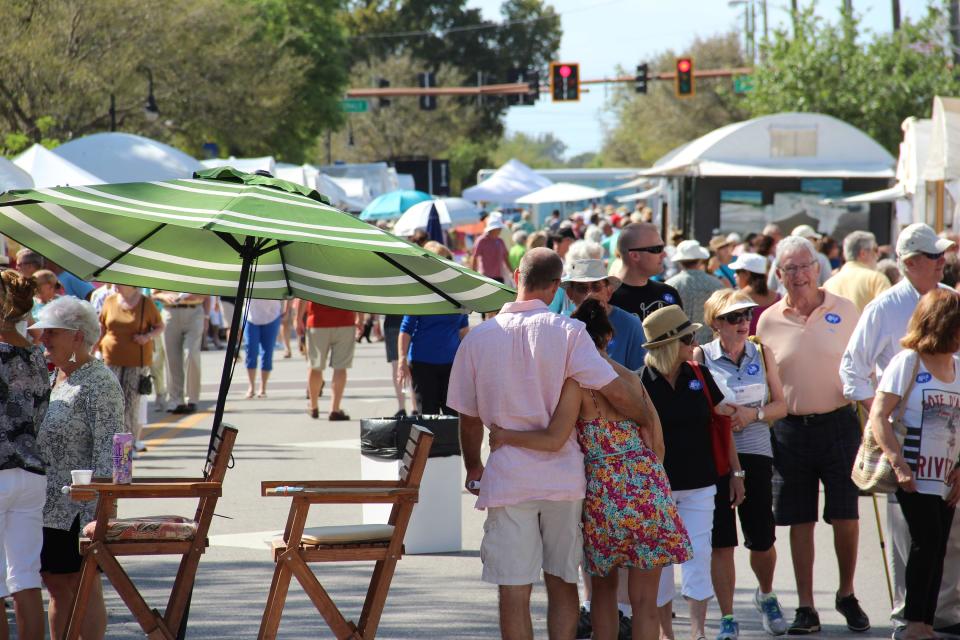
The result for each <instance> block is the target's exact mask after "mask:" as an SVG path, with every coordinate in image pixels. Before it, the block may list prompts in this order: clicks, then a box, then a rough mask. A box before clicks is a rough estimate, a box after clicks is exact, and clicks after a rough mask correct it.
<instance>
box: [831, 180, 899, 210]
mask: <svg viewBox="0 0 960 640" xmlns="http://www.w3.org/2000/svg"><path fill="white" fill-rule="evenodd" d="M906 197H907V190H906V188H905V187H904V186H903V184H901V183H897V184H895V185H894V186H892V187H890V188H889V189H881V190H880V191H870V192H869V193H859V194H857V195H855V196H850V197H849V198H839V199H833V198H825V199H823V200H821V201H820V204H826V205H830V204H862V203H870V202H893V201H894V200H899V199H901V198H906Z"/></svg>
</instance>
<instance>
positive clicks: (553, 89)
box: [550, 62, 580, 102]
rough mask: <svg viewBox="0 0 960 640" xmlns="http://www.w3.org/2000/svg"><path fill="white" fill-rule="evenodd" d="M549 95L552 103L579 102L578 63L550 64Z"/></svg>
mask: <svg viewBox="0 0 960 640" xmlns="http://www.w3.org/2000/svg"><path fill="white" fill-rule="evenodd" d="M550 95H551V96H552V97H553V101H554V102H576V101H578V100H580V65H579V64H578V63H576V62H551V63H550Z"/></svg>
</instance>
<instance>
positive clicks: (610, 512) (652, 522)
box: [576, 391, 693, 576]
mask: <svg viewBox="0 0 960 640" xmlns="http://www.w3.org/2000/svg"><path fill="white" fill-rule="evenodd" d="M590 395H591V397H593V402H594V404H595V405H596V406H597V413H599V414H600V415H599V417H597V418H594V419H593V420H585V419H584V418H582V417H581V418H578V419H577V425H576V426H577V442H578V443H579V444H580V449H581V450H582V451H583V454H584V463H585V465H586V474H587V494H586V498H585V499H584V502H583V546H584V559H585V565H586V569H587V571H588V572H589V573H590V574H591V575H595V576H606V575H608V574H609V573H610V572H611V571H612V570H614V569H617V568H619V567H637V568H640V569H654V568H656V567H664V566H667V565H670V564H680V563H682V562H686V561H687V560H689V559H691V558H692V557H693V548H692V547H691V546H690V538H689V536H688V535H687V530H686V527H684V525H683V521H682V520H681V519H680V516H679V514H678V513H677V504H676V502H675V501H674V499H673V495H672V494H671V492H670V482H669V481H668V480H667V474H666V472H665V471H664V470H663V465H662V464H661V463H660V461H659V460H658V459H657V456H656V454H655V453H654V452H653V451H652V450H651V449H650V448H648V447H647V445H645V444H644V443H643V440H642V439H641V437H640V428H639V427H638V426H637V423H636V422H634V421H633V420H620V421H615V420H607V419H606V418H604V417H603V414H602V413H601V412H600V405H599V404H598V403H597V398H596V396H595V395H594V394H593V392H592V391H591V392H590Z"/></svg>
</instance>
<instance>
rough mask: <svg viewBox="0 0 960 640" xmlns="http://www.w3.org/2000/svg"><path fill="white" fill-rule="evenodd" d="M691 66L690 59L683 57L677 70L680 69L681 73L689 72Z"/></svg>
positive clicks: (678, 63) (678, 62)
mask: <svg viewBox="0 0 960 640" xmlns="http://www.w3.org/2000/svg"><path fill="white" fill-rule="evenodd" d="M690 67H691V64H690V61H689V60H687V59H686V58H681V59H680V60H678V61H677V71H680V72H681V73H687V72H688V71H690Z"/></svg>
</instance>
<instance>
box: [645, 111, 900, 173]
mask: <svg viewBox="0 0 960 640" xmlns="http://www.w3.org/2000/svg"><path fill="white" fill-rule="evenodd" d="M895 164H896V160H895V159H894V157H893V156H891V155H890V154H889V153H888V152H887V150H886V149H884V148H883V147H882V146H880V144H879V143H877V142H876V141H875V140H873V139H872V138H870V137H869V136H868V135H867V134H865V133H863V132H862V131H860V130H859V129H857V128H856V127H854V126H852V125H850V124H847V123H846V122H843V121H842V120H838V119H836V118H833V117H831V116H827V115H823V114H820V113H778V114H774V115H769V116H761V117H759V118H754V119H752V120H746V121H744V122H735V123H733V124H729V125H727V126H725V127H721V128H719V129H716V130H714V131H711V132H710V133H708V134H706V135H704V136H701V137H700V138H697V139H696V140H693V141H692V142H689V143H687V144H685V145H683V146H682V147H679V148H677V149H674V150H673V151H671V152H670V153H668V154H667V155H665V156H663V157H662V158H660V159H659V160H657V162H656V163H654V166H653V167H651V168H649V169H644V170H643V171H640V172H639V173H638V176H690V177H719V176H732V177H738V176H739V177H751V178H758V177H765V178H780V177H782V178H892V177H893V175H894V173H893V167H894V165H895Z"/></svg>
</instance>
